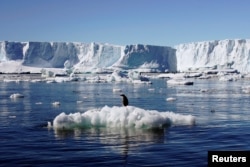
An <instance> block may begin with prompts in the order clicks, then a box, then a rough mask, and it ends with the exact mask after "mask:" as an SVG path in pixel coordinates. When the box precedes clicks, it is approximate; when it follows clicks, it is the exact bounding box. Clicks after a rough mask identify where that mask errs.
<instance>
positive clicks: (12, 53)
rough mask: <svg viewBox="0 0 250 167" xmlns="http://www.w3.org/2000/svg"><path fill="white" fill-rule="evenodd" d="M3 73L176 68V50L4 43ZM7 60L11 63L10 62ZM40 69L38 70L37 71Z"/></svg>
mask: <svg viewBox="0 0 250 167" xmlns="http://www.w3.org/2000/svg"><path fill="white" fill-rule="evenodd" d="M10 62H13V64H14V62H15V63H16V62H18V64H14V65H12V68H11V69H8V68H5V69H3V68H1V69H2V71H0V72H3V73H8V72H14V73H20V72H23V71H24V70H30V71H29V72H33V70H34V68H40V69H41V68H61V69H67V70H69V69H70V70H71V72H73V73H88V72H89V73H95V72H96V73H99V72H101V73H103V72H107V71H108V72H110V71H113V70H129V69H138V70H140V69H141V70H143V71H146V72H164V71H172V72H174V71H176V56H175V49H173V48H171V47H163V46H151V45H127V46H119V45H111V44H107V43H104V44H102V43H90V44H85V43H79V42H8V41H3V42H0V67H3V66H4V67H8V66H10ZM6 63H7V64H6ZM36 72H37V70H36Z"/></svg>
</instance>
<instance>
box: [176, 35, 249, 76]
mask: <svg viewBox="0 0 250 167" xmlns="http://www.w3.org/2000/svg"><path fill="white" fill-rule="evenodd" d="M175 48H176V57H177V69H178V71H187V70H194V69H197V68H206V67H213V68H217V69H219V68H233V69H237V70H238V71H240V72H250V40H245V39H239V40H238V39H235V40H215V41H207V42H196V43H188V44H180V45H178V46H176V47H175Z"/></svg>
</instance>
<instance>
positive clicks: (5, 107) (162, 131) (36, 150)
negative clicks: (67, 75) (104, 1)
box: [0, 79, 250, 167]
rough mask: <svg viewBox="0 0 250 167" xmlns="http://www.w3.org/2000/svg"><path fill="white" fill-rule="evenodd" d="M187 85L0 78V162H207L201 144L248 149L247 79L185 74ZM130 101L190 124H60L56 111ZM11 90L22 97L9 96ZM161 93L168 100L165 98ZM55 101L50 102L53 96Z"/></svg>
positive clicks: (249, 109)
mask: <svg viewBox="0 0 250 167" xmlns="http://www.w3.org/2000/svg"><path fill="white" fill-rule="evenodd" d="M193 81H194V85H193V86H169V85H167V83H166V80H165V79H153V80H152V84H151V85H147V84H131V83H86V82H65V83H39V82H38V83H32V82H20V83H15V82H8V83H6V82H0V96H1V99H0V148H1V149H0V166H46V167H47V166H90V167H96V166H109V167H110V166H154V167H157V166H164V167H165V166H182V167H190V166H207V154H208V150H220V151H227V150H228V151H229V150H230V151H232V150H233V151H234V150H243V151H245V150H248V151H249V150H250V140H249V139H250V131H249V129H250V103H249V102H250V94H247V93H243V92H242V86H249V85H250V81H248V80H239V81H236V82H223V81H218V80H214V79H210V80H193ZM119 89H121V90H122V93H124V94H126V95H127V97H128V99H129V102H130V105H131V106H136V107H139V108H142V109H145V110H157V111H159V112H165V111H173V112H174V113H178V114H183V115H187V114H191V115H193V116H195V120H196V123H195V125H179V126H178V125H174V126H169V127H165V128H159V129H140V128H139V129H138V128H105V127H92V128H84V129H79V128H78V129H73V130H60V131H56V130H54V129H53V128H48V122H51V123H52V122H53V120H54V118H55V117H56V116H57V115H59V114H60V113H62V112H65V113H66V114H69V113H75V112H80V113H83V112H86V111H88V110H90V109H95V108H101V107H104V106H105V105H107V106H110V107H113V106H121V97H120V96H119V95H120V93H121V92H119V91H113V90H119ZM13 93H21V94H23V95H24V98H20V99H10V95H11V94H13ZM169 97H173V98H176V100H175V101H167V100H166V99H167V98H169ZM56 101H58V102H60V105H56V106H55V105H52V103H53V102H56Z"/></svg>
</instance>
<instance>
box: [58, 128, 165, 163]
mask: <svg viewBox="0 0 250 167" xmlns="http://www.w3.org/2000/svg"><path fill="white" fill-rule="evenodd" d="M166 130H167V129H162V128H158V129H150V130H148V129H135V128H122V129H121V128H90V129H74V130H56V129H55V130H54V135H55V138H56V139H58V140H65V139H69V138H71V139H74V140H82V141H84V142H87V145H88V146H89V145H90V144H91V145H93V144H94V143H95V144H96V145H97V147H98V148H96V149H100V148H99V147H100V144H101V147H103V148H104V149H106V151H108V152H110V151H112V153H116V154H119V155H122V157H123V158H124V160H126V159H127V157H128V154H134V153H138V152H139V151H140V150H142V149H143V146H146V145H151V144H152V143H154V144H155V143H164V140H165V133H166ZM95 144H94V145H95Z"/></svg>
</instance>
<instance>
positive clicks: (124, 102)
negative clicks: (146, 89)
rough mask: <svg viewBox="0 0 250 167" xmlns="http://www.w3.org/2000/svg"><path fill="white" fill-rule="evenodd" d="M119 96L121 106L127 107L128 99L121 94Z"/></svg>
mask: <svg viewBox="0 0 250 167" xmlns="http://www.w3.org/2000/svg"><path fill="white" fill-rule="evenodd" d="M120 96H122V104H123V106H127V105H128V98H127V97H126V96H125V95H124V94H121V95H120Z"/></svg>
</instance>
